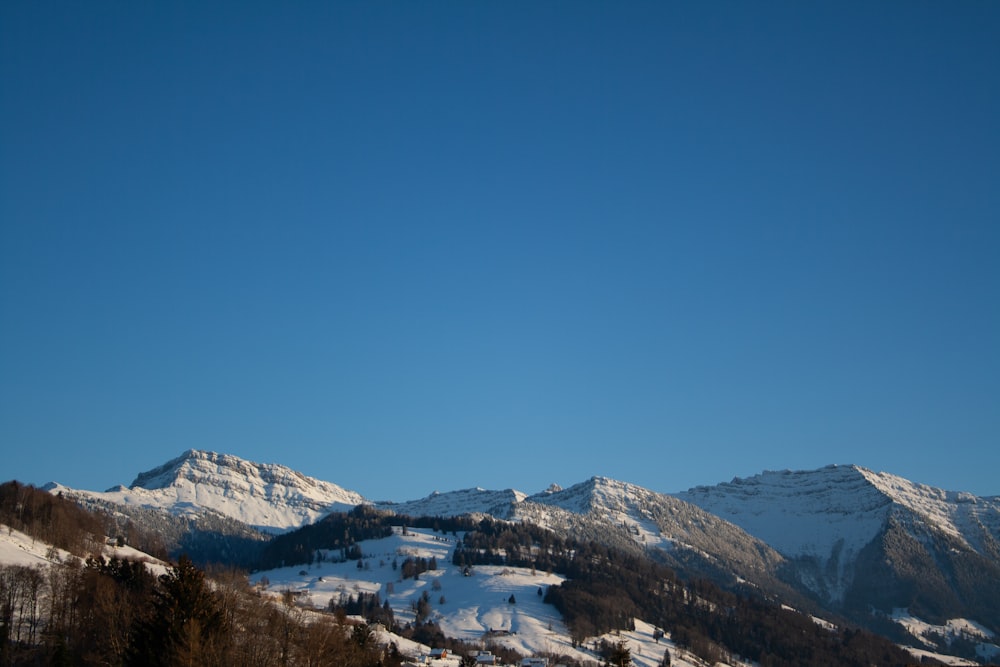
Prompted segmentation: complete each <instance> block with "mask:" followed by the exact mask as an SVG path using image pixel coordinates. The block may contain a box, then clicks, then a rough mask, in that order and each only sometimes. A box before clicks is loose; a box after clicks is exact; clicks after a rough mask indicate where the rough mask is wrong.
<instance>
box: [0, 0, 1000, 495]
mask: <svg viewBox="0 0 1000 667" xmlns="http://www.w3.org/2000/svg"><path fill="white" fill-rule="evenodd" d="M997 35H1000V3H996V2H876V3H871V2H856V3H855V2H819V3H812V2H809V3H802V2H788V3H774V2H766V3H747V2H692V3H666V2H650V3H646V2H629V3H605V2H601V3H591V2H463V3H458V2H433V3H417V2H399V3H395V2H390V3H385V2H337V3H333V2H301V3H273V2H233V3H225V2H141V3H136V2H109V3H80V2H36V1H23V2H22V1H17V0H10V1H7V2H3V3H0V147H2V148H0V448H2V461H0V478H3V479H11V478H17V479H20V480H22V481H26V482H32V483H37V484H41V483H45V482H47V481H49V480H56V481H59V482H61V483H63V484H67V485H70V486H75V487H79V488H90V489H104V488H107V487H110V486H112V485H114V484H119V483H126V484H127V483H129V482H131V481H132V479H133V478H134V476H135V475H136V473H138V472H140V471H143V470H146V469H149V468H152V467H154V466H156V465H158V464H160V463H162V462H164V461H166V460H168V459H170V458H173V457H175V456H177V455H179V454H180V453H181V452H182V451H184V450H185V449H188V448H199V449H210V450H215V451H221V452H227V453H232V454H236V455H238V456H242V457H244V458H248V459H251V460H256V461H264V462H279V463H283V464H285V465H288V466H291V467H293V468H296V469H298V470H301V471H302V472H305V473H306V474H309V475H313V476H316V477H320V478H323V479H326V480H329V481H333V482H336V483H338V484H341V485H343V486H346V487H348V488H351V489H355V490H357V491H359V492H361V493H363V494H365V495H367V496H369V497H372V498H376V499H395V500H403V499H409V498H415V497H420V496H424V495H426V494H427V493H429V492H431V491H433V490H434V489H440V490H449V489H455V488H464V487H470V486H483V487H486V488H507V487H515V488H518V489H520V490H523V491H526V492H534V491H538V490H541V489H542V488H544V487H545V486H547V485H548V484H549V483H551V482H558V483H560V484H562V485H564V486H566V485H569V484H572V483H576V482H579V481H582V480H584V479H586V478H588V477H590V476H591V475H595V474H598V475H605V476H609V477H615V478H618V479H622V480H625V481H629V482H634V483H637V484H641V485H643V486H646V487H648V488H651V489H654V490H657V491H666V492H672V491H679V490H683V489H686V488H688V487H690V486H693V485H696V484H711V483H716V482H720V481H727V480H729V479H730V478H732V477H733V476H734V475H740V476H746V475H752V474H754V473H756V472H759V471H761V470H764V469H782V468H793V469H809V468H816V467H820V466H823V465H826V464H828V463H857V464H860V465H863V466H866V467H870V468H874V469H876V470H887V471H890V472H893V473H896V474H900V475H903V476H905V477H908V478H910V479H913V480H915V481H919V482H925V483H929V484H933V485H935V486H941V487H944V488H948V489H953V490H967V491H972V492H974V493H978V494H981V495H988V494H1000V474H998V471H1000V129H998V128H1000V120H998V119H1000V39H998V38H997Z"/></svg>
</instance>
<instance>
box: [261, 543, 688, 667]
mask: <svg viewBox="0 0 1000 667" xmlns="http://www.w3.org/2000/svg"><path fill="white" fill-rule="evenodd" d="M457 539H458V538H457V537H450V536H447V535H442V534H439V533H434V532H433V531H430V530H419V529H412V528H411V529H408V530H407V531H406V533H405V534H404V533H403V532H402V531H401V530H396V531H395V532H394V533H393V535H391V536H390V537H386V538H382V539H378V540H366V541H364V542H362V543H361V544H360V547H361V549H362V553H363V554H364V558H363V559H362V560H361V561H360V564H359V562H358V561H346V562H332V561H333V559H335V558H336V557H337V553H336V552H326V553H325V558H324V560H323V561H322V562H316V563H314V564H313V565H311V566H301V565H300V566H294V567H285V568H279V569H275V570H267V571H264V572H257V573H255V574H253V575H252V577H251V580H252V582H253V583H256V584H258V585H261V584H262V583H263V582H266V589H267V591H269V592H270V593H272V594H274V595H281V594H282V593H283V592H284V591H291V592H292V593H293V594H294V595H295V597H296V598H297V599H298V600H299V602H300V603H302V604H307V605H313V606H316V607H320V608H323V607H326V606H327V605H328V604H329V602H330V600H331V599H332V600H334V601H338V600H340V599H341V598H346V597H347V596H351V595H354V596H356V595H357V594H358V593H360V592H364V593H378V594H379V597H380V599H381V600H383V601H388V602H389V605H390V606H391V607H392V609H393V612H394V615H395V619H396V622H397V623H408V622H412V621H413V620H415V611H414V610H415V606H416V605H415V603H416V602H417V601H418V600H419V599H420V598H421V597H422V596H424V595H425V594H426V597H427V600H428V601H429V604H430V609H431V612H430V618H431V619H432V620H434V621H435V622H436V623H437V624H438V625H439V626H440V628H441V630H442V631H443V632H444V634H445V635H446V636H448V637H453V638H456V639H462V640H465V641H467V642H470V643H474V644H477V645H479V646H480V647H481V648H482V649H489V648H490V647H491V646H493V647H495V646H504V647H507V648H511V649H514V650H516V651H517V652H518V653H520V654H522V655H526V656H533V655H542V654H547V655H564V656H567V657H571V658H573V659H574V660H577V661H579V662H580V663H581V664H594V665H596V664H599V663H600V659H599V658H598V656H597V655H596V654H594V653H593V652H592V651H590V650H588V648H587V647H576V646H574V645H573V642H572V640H571V638H570V634H569V630H568V629H567V628H566V626H565V624H564V623H563V622H562V618H561V617H560V616H559V613H558V612H557V611H556V610H555V609H554V608H553V607H552V606H550V605H547V604H544V603H543V602H542V597H543V596H542V595H539V592H540V591H544V590H545V589H546V588H547V587H548V586H552V585H557V584H559V583H560V582H561V581H563V579H564V578H563V577H562V576H560V575H556V574H547V573H545V572H540V571H538V572H535V571H532V570H529V569H525V568H517V567H503V566H485V565H482V566H476V567H475V568H473V569H472V570H471V571H470V573H469V575H468V576H466V573H465V571H464V570H463V569H460V568H458V567H456V566H454V565H452V563H451V555H452V550H453V549H454V548H455V544H456V542H457ZM408 557H413V558H426V559H428V560H429V559H431V558H433V559H434V560H435V562H436V563H437V569H434V570H428V571H426V572H423V573H422V574H421V575H420V577H419V578H416V579H414V578H407V579H403V578H402V577H401V576H400V572H399V570H398V569H396V568H393V567H392V564H393V561H397V562H401V561H403V560H404V559H405V558H408ZM654 630H655V629H654V628H653V627H652V626H651V625H649V624H647V623H642V622H638V623H636V629H635V630H634V631H632V632H623V633H622V634H621V636H614V637H611V636H609V637H608V638H607V639H608V640H609V641H615V642H616V641H619V640H623V641H625V642H626V643H627V645H628V647H629V648H630V650H631V651H632V659H633V664H634V665H635V666H636V667H658V666H659V664H660V661H661V660H662V659H663V653H664V650H666V648H667V647H668V646H669V647H671V649H672V651H671V652H672V655H673V661H672V664H673V665H675V666H677V667H688V666H691V667H693V666H694V665H700V664H702V663H701V662H700V661H698V660H697V659H696V658H693V657H692V656H690V655H689V654H688V653H686V652H685V651H682V650H680V649H678V648H677V647H676V646H675V645H674V644H673V643H672V642H670V640H669V637H668V638H656V637H654ZM595 639H599V638H595ZM406 648H407V649H408V652H411V653H412V652H414V651H422V652H423V654H424V655H427V654H428V653H429V652H430V649H431V648H432V647H429V646H423V647H415V646H408V647H406ZM434 664H441V665H446V664H448V663H447V662H442V661H437V660H436V661H434ZM453 664H455V665H458V661H455V662H454V663H453Z"/></svg>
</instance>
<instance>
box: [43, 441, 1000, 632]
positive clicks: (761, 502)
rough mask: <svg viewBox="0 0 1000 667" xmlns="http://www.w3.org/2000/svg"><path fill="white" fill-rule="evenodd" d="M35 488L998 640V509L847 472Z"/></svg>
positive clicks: (241, 473)
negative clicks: (555, 537) (504, 547)
mask: <svg viewBox="0 0 1000 667" xmlns="http://www.w3.org/2000/svg"><path fill="white" fill-rule="evenodd" d="M50 491H52V492H53V493H56V492H63V493H67V494H69V495H70V496H76V497H78V498H81V499H89V500H90V501H91V502H96V501H97V500H99V501H101V502H104V503H106V504H108V505H111V506H115V504H117V505H116V506H117V507H119V508H122V511H123V512H124V513H126V514H127V513H128V512H127V511H126V510H128V509H129V508H132V509H133V510H134V509H136V508H142V509H143V511H146V510H149V511H153V510H156V511H161V512H164V513H168V514H170V515H173V516H181V517H191V518H192V520H194V518H199V517H201V518H204V517H208V519H209V520H208V521H207V523H206V521H202V524H201V525H203V526H204V525H223V524H225V522H220V520H219V517H228V518H229V520H231V521H232V522H234V523H235V524H237V525H236V526H235V527H232V526H228V525H227V526H226V527H225V530H226V531H227V534H228V535H231V536H233V537H232V539H233V544H234V545H236V546H239V545H240V544H245V543H247V540H250V541H251V542H252V540H254V539H257V538H254V537H253V536H252V535H246V534H245V533H241V529H240V528H239V526H240V525H244V524H245V525H247V526H250V527H255V528H257V529H264V530H267V531H268V532H270V533H271V534H274V533H276V532H285V531H292V530H295V529H296V528H299V527H301V526H305V525H307V524H310V523H312V522H316V521H318V520H319V519H321V518H322V517H323V516H326V515H327V514H329V513H330V512H334V511H348V510H350V509H352V508H354V507H357V506H358V505H369V506H372V507H374V508H376V509H378V510H380V511H389V512H393V513H396V514H402V515H407V516H432V517H433V516H442V517H444V516H461V515H467V514H471V515H485V516H492V517H494V518H497V519H502V520H506V521H515V522H525V523H532V524H537V525H539V526H541V527H543V528H546V529H548V530H552V531H554V532H556V533H559V534H563V535H567V536H573V537H575V538H576V539H579V540H583V541H588V542H596V543H600V544H604V545H606V546H608V547H612V548H616V549H624V550H627V551H630V552H632V553H637V554H644V555H645V556H646V557H649V558H652V559H655V560H658V561H660V562H662V563H664V564H667V565H669V566H670V567H672V568H674V569H675V570H676V571H678V572H679V573H683V574H684V575H685V576H691V577H706V578H710V579H714V580H716V581H717V582H720V583H722V584H723V585H725V586H729V587H732V588H740V587H750V588H752V589H756V590H757V591H758V592H760V593H763V594H765V595H768V596H771V597H775V598H778V599H782V600H786V601H788V603H790V604H792V605H793V606H796V607H797V608H800V609H810V610H813V611H817V612H818V611H819V610H826V611H827V612H828V613H832V614H835V615H843V616H846V617H847V618H850V619H852V620H853V621H854V622H857V623H859V624H861V625H866V626H868V627H873V625H878V624H880V623H881V624H882V625H883V626H885V625H888V626H892V627H897V628H898V627H899V626H896V625H895V624H894V623H893V622H891V621H882V620H878V619H888V618H890V617H895V616H897V615H898V612H899V610H900V609H902V610H905V611H906V612H907V613H908V614H912V615H916V616H920V617H921V618H924V619H925V620H931V621H935V622H943V621H947V620H948V619H952V618H966V619H972V620H974V621H976V622H979V623H981V624H983V625H984V626H985V627H988V628H990V629H991V630H992V631H994V632H997V633H1000V610H998V609H997V608H996V605H995V602H994V601H995V600H996V599H1000V500H998V499H997V498H996V497H992V496H991V497H979V496H975V495H973V494H970V493H965V492H953V491H945V490H942V489H938V488H936V487H931V486H927V485H923V484H917V483H914V482H911V481H909V480H906V479H904V478H902V477H899V476H896V475H892V474H890V473H884V472H874V471H871V470H869V469H867V468H864V467H862V466H858V465H854V464H848V465H830V466H826V467H824V468H819V469H816V470H807V471H791V470H783V471H764V472H762V473H759V474H757V475H754V476H751V477H748V478H739V477H737V478H734V479H733V480H732V481H731V482H724V483H720V484H717V485H715V486H699V487H693V488H692V489H689V490H688V491H685V492H680V493H675V494H663V493H659V492H655V491H651V490H649V489H645V488H643V487H640V486H637V485H634V484H630V483H627V482H622V481H619V480H615V479H612V478H608V477H603V476H593V477H591V478H589V479H587V480H585V481H583V482H580V483H577V484H574V485H572V486H569V487H566V488H561V487H558V486H555V485H553V486H550V487H549V488H547V489H546V490H544V491H541V492H538V493H535V494H531V495H528V494H525V493H524V492H521V491H517V490H515V489H504V490H487V489H482V488H478V487H477V488H467V489H459V490H456V491H445V492H438V491H435V492H433V493H431V494H429V495H428V496H426V497H424V498H421V499H417V500H412V501H406V502H401V503H395V502H379V503H373V502H370V501H368V500H367V499H365V498H364V497H363V496H361V494H359V493H357V492H354V491H349V490H347V489H345V488H343V487H340V486H338V485H336V484H333V483H330V482H323V481H321V480H317V479H313V478H310V477H307V476H305V475H303V474H301V473H298V472H296V471H294V470H292V469H290V468H287V467H285V466H281V465H278V464H258V463H253V462H249V461H245V460H243V459H241V458H239V457H236V456H232V455H225V454H217V453H214V452H205V451H199V450H188V451H186V452H184V453H183V454H182V455H181V456H179V457H177V458H175V459H171V460H170V461H168V462H167V463H165V464H163V465H161V466H157V467H155V468H153V469H151V470H148V471H146V472H144V473H140V474H139V475H138V476H137V477H136V479H135V481H134V482H133V485H132V486H131V487H117V488H116V489H112V490H110V491H107V492H104V493H97V492H88V491H75V490H72V489H68V488H66V487H60V486H58V485H54V486H52V487H51V488H50ZM216 515H217V516H216ZM133 516H134V513H133ZM213 517H215V518H213ZM241 522H242V523H241ZM209 532H210V531H209ZM241 540H242V542H241ZM176 543H177V544H179V545H182V544H183V542H182V540H177V541H176ZM233 549H235V546H234V547H233V548H231V549H229V550H230V551H233ZM873 611H874V612H877V614H876V615H873ZM882 630H883V631H884V630H885V628H884V627H882Z"/></svg>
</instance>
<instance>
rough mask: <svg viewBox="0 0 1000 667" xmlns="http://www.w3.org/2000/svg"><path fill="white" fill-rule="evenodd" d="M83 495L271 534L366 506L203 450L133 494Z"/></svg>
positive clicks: (149, 474) (277, 470) (284, 471)
mask: <svg viewBox="0 0 1000 667" xmlns="http://www.w3.org/2000/svg"><path fill="white" fill-rule="evenodd" d="M78 493H80V494H85V495H89V496H93V497H99V498H101V499H103V500H107V501H110V502H116V503H121V504H126V505H132V506H138V507H148V508H160V509H166V510H168V511H171V512H174V513H179V514H185V513H189V512H190V511H192V508H204V509H208V510H213V511H215V512H218V513H220V514H223V515H225V516H229V517H232V518H234V519H237V520H239V521H242V522H244V523H246V524H248V525H251V526H254V527H257V528H260V529H263V530H268V531H283V530H289V529H292V528H297V527H299V526H302V525H304V524H307V523H312V522H313V521H316V520H318V519H320V518H322V517H323V516H325V515H326V514H328V513H330V512H332V511H337V510H341V511H345V510H348V509H350V508H352V507H355V506H356V505H360V504H361V503H363V502H365V499H364V498H363V497H362V496H361V495H360V494H358V493H355V492H354V491H348V490H346V489H344V488H342V487H340V486H337V485H336V484H333V483H330V482H324V481H321V480H317V479H314V478H312V477H308V476H306V475H303V474H302V473H300V472H297V471H295V470H292V469H291V468H287V467H285V466H283V465H278V464H276V463H255V462H253V461H247V460H245V459H241V458H240V457H238V456H233V455H231V454H219V453H217V452H208V451H202V450H198V449H189V450H187V451H185V452H184V453H183V454H181V455H180V456H178V457H177V458H174V459H171V460H169V461H167V462H166V463H164V464H163V465H160V466H157V467H156V468H153V469H151V470H147V471H146V472H143V473H140V474H139V475H138V476H137V477H136V478H135V480H134V481H133V482H132V484H131V486H130V487H129V488H125V487H115V488H112V489H109V490H108V491H106V492H104V493H100V494H99V493H92V492H78Z"/></svg>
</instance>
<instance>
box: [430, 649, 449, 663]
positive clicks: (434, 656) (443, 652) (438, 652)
mask: <svg viewBox="0 0 1000 667" xmlns="http://www.w3.org/2000/svg"><path fill="white" fill-rule="evenodd" d="M447 657H448V649H446V648H432V649H431V660H443V659H444V658H447Z"/></svg>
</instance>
